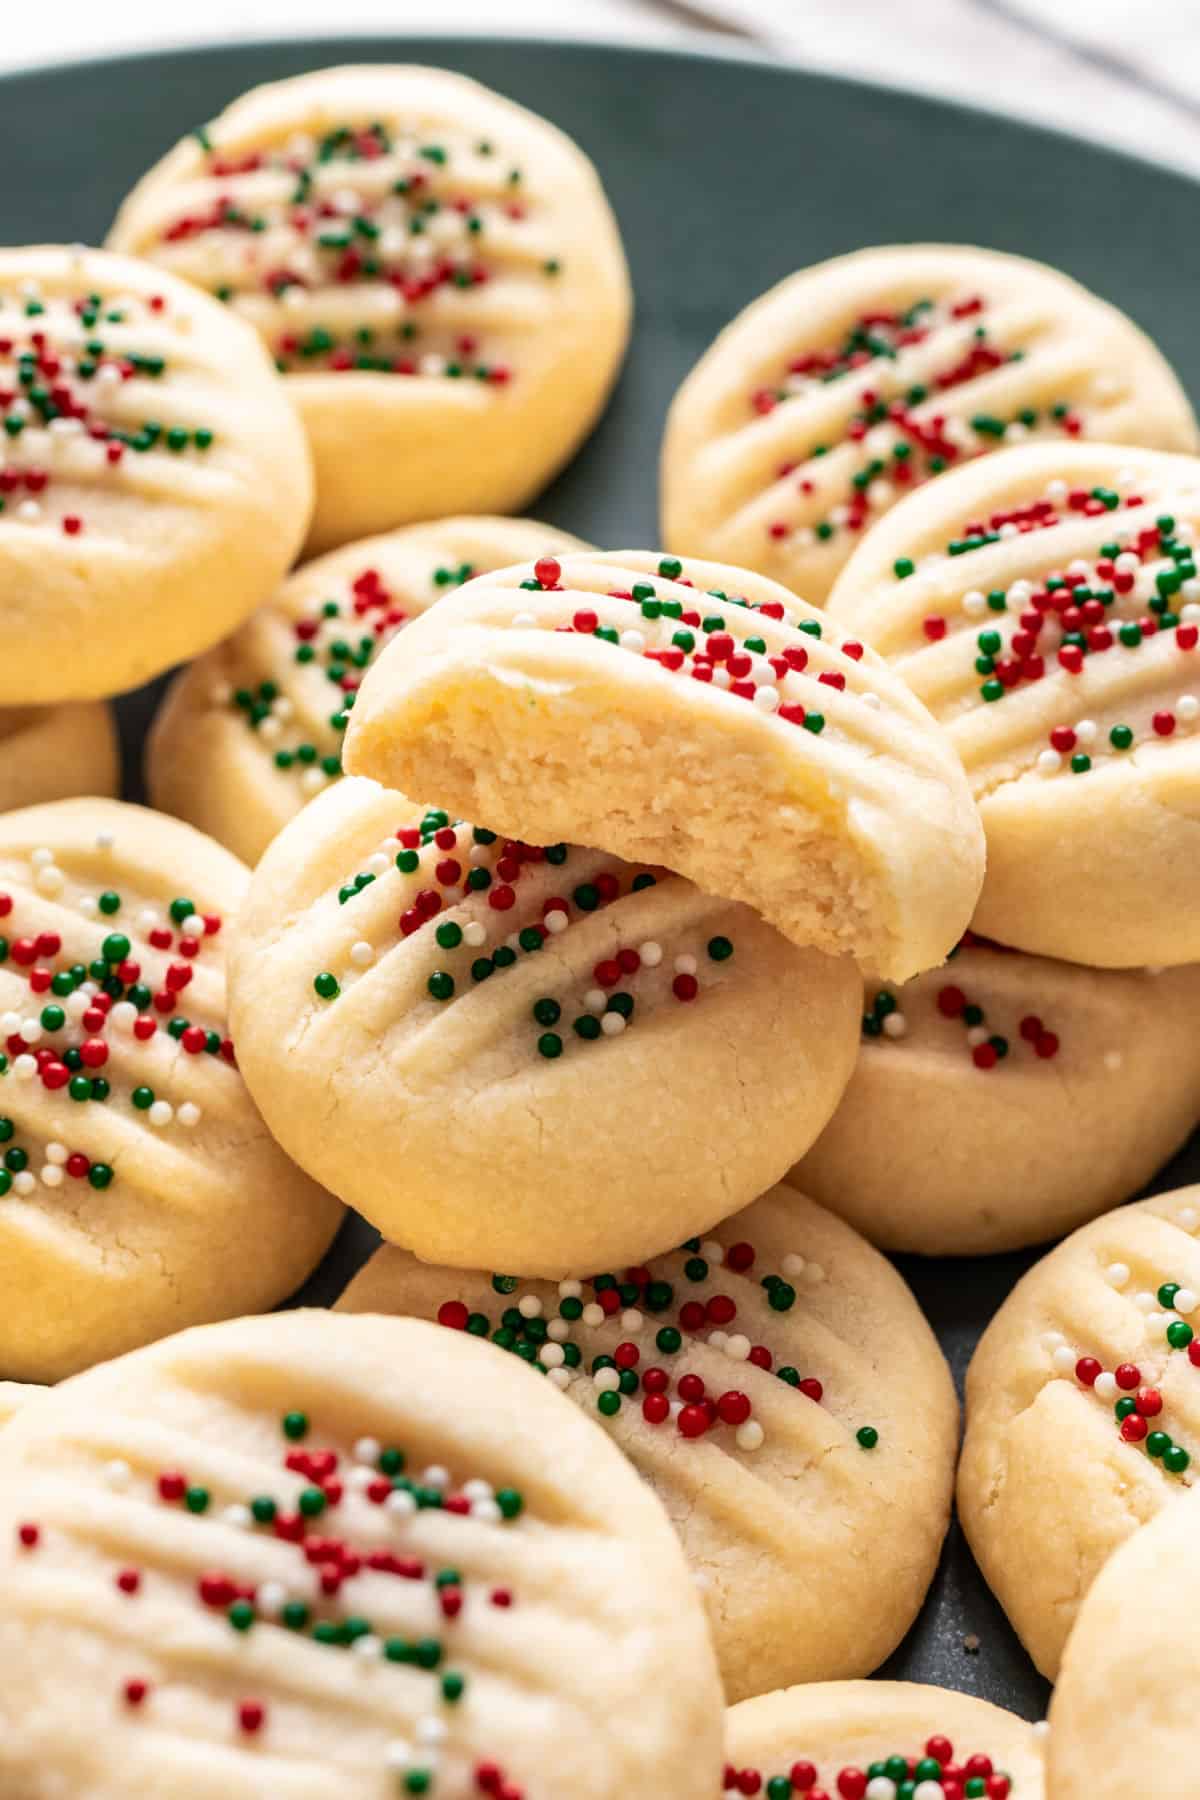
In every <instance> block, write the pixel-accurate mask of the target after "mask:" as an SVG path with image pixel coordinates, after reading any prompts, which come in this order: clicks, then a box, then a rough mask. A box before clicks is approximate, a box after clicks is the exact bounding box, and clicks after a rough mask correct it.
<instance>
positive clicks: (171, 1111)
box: [146, 1100, 175, 1130]
mask: <svg viewBox="0 0 1200 1800" xmlns="http://www.w3.org/2000/svg"><path fill="white" fill-rule="evenodd" d="M146 1117H147V1118H148V1119H149V1121H150V1123H151V1124H152V1125H157V1126H158V1127H159V1129H160V1130H161V1129H162V1127H163V1126H164V1125H169V1124H170V1123H171V1120H172V1119H173V1118H174V1117H175V1108H174V1107H173V1106H172V1105H171V1102H170V1101H169V1100H156V1101H155V1102H154V1105H153V1106H152V1107H151V1108H150V1111H149V1112H148V1113H147V1114H146Z"/></svg>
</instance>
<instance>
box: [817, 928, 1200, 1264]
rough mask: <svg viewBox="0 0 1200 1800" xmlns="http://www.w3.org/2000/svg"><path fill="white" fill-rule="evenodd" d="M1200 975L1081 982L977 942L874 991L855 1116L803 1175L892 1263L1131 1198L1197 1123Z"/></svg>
mask: <svg viewBox="0 0 1200 1800" xmlns="http://www.w3.org/2000/svg"><path fill="white" fill-rule="evenodd" d="M1198 1010H1200V970H1197V969H1196V968H1194V967H1189V968H1182V969H1164V970H1161V971H1158V972H1155V973H1150V972H1147V971H1146V970H1143V969H1136V970H1135V969H1084V968H1081V967H1080V966H1079V965H1078V964H1077V963H1066V962H1052V961H1050V960H1049V959H1048V958H1045V957H1040V956H1025V955H1024V954H1022V952H1020V951H1017V950H1005V949H1004V948H1003V946H1002V945H999V944H993V943H991V942H989V940H988V939H986V938H978V937H976V936H975V935H974V934H973V933H970V932H968V934H967V937H966V939H965V940H964V942H963V944H962V945H961V946H960V948H959V949H958V950H957V951H956V952H955V953H954V956H953V958H952V960H951V962H950V963H949V964H948V966H947V967H946V968H944V969H937V970H934V971H932V972H931V973H929V974H926V975H918V976H917V978H916V979H915V980H914V981H909V982H906V983H905V984H904V986H903V987H899V988H898V987H896V986H895V984H894V983H891V982H878V981H872V980H868V982H867V984H866V990H865V994H864V999H863V1020H862V1029H863V1038H862V1047H861V1049H860V1050H859V1055H858V1062H857V1063H856V1065H855V1069H854V1074H853V1076H852V1077H851V1080H850V1085H849V1087H848V1088H847V1089H846V1092H845V1095H844V1096H843V1098H842V1102H841V1105H840V1106H839V1107H838V1110H837V1112H836V1113H835V1114H834V1116H833V1118H832V1119H831V1120H830V1122H829V1124H828V1125H827V1126H826V1127H825V1130H824V1131H823V1132H822V1133H821V1136H820V1137H819V1138H818V1139H817V1141H816V1143H815V1144H814V1145H813V1147H812V1149H811V1150H810V1151H809V1152H808V1154H807V1155H806V1156H805V1157H804V1158H803V1160H802V1161H801V1162H800V1163H798V1164H797V1166H796V1168H795V1169H794V1170H793V1171H792V1175H793V1178H794V1179H795V1181H796V1182H797V1184H798V1185H799V1186H801V1187H803V1188H804V1189H805V1190H806V1191H807V1192H808V1193H810V1194H812V1195H813V1196H814V1197H815V1198H816V1199H818V1200H820V1201H821V1202H822V1203H823V1204H824V1205H825V1206H830V1207H832V1208H833V1210H834V1212H837V1213H840V1214H841V1216H842V1217H843V1218H844V1219H848V1220H849V1221H850V1223H851V1224H852V1225H855V1226H857V1228H858V1230H859V1231H862V1232H864V1233H865V1234H866V1236H867V1237H868V1238H870V1240H871V1242H872V1243H873V1244H878V1245H879V1246H880V1247H881V1248H882V1249H885V1250H909V1251H917V1252H919V1253H921V1254H923V1255H926V1256H978V1255H981V1254H984V1253H987V1252H990V1251H997V1250H1015V1249H1019V1248H1021V1247H1022V1246H1024V1245H1026V1244H1036V1243H1040V1242H1042V1241H1043V1240H1044V1239H1046V1238H1050V1237H1058V1236H1060V1235H1061V1234H1062V1233H1063V1232H1065V1231H1073V1230H1074V1229H1075V1227H1076V1226H1077V1225H1082V1224H1084V1223H1085V1221H1086V1220H1088V1219H1091V1218H1094V1217H1095V1216H1096V1214H1097V1213H1101V1212H1107V1211H1108V1209H1109V1207H1112V1206H1116V1205H1117V1204H1118V1203H1119V1202H1120V1201H1122V1200H1127V1199H1128V1198H1129V1196H1130V1195H1131V1194H1134V1193H1136V1192H1137V1191H1138V1189H1139V1188H1140V1187H1142V1185H1143V1184H1144V1183H1145V1182H1146V1181H1148V1180H1149V1179H1150V1177H1151V1175H1153V1173H1154V1171H1155V1170H1156V1169H1158V1168H1160V1167H1161V1166H1162V1164H1163V1163H1164V1162H1166V1160H1167V1158H1168V1157H1169V1156H1171V1155H1172V1154H1173V1152H1174V1151H1176V1150H1177V1149H1178V1148H1179V1147H1180V1145H1181V1144H1182V1143H1183V1142H1184V1141H1185V1139H1186V1138H1187V1136H1188V1134H1189V1132H1190V1131H1191V1129H1192V1127H1193V1126H1194V1125H1195V1123H1196V1119H1197V1115H1198V1114H1200V1030H1198V1029H1197V1014H1198Z"/></svg>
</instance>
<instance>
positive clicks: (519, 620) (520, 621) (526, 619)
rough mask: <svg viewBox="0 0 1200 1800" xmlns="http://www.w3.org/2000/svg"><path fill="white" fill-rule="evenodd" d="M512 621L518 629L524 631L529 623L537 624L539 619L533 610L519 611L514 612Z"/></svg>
mask: <svg viewBox="0 0 1200 1800" xmlns="http://www.w3.org/2000/svg"><path fill="white" fill-rule="evenodd" d="M512 622H513V625H514V627H515V628H516V629H517V630H518V631H522V630H524V629H525V628H526V627H527V626H529V625H536V624H537V619H536V618H535V617H534V615H533V614H532V613H531V612H519V613H514V614H513V618H512Z"/></svg>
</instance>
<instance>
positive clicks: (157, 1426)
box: [0, 1312, 723, 1800]
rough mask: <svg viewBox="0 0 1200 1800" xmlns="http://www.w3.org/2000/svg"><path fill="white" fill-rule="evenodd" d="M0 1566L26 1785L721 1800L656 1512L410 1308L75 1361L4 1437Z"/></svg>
mask: <svg viewBox="0 0 1200 1800" xmlns="http://www.w3.org/2000/svg"><path fill="white" fill-rule="evenodd" d="M400 1369H404V1370H406V1371H407V1372H408V1376H409V1379H407V1380H405V1381H403V1382H402V1383H397V1382H396V1380H395V1377H396V1374H397V1371H398V1370H400ZM0 1569H2V1571H3V1574H2V1579H0V1654H2V1655H3V1657H4V1665H5V1682H4V1695H3V1698H2V1699H0V1717H3V1719H4V1731H3V1733H2V1734H0V1785H2V1786H3V1787H4V1789H5V1791H6V1792H10V1793H15V1792H20V1794H21V1795H22V1796H23V1800H51V1797H52V1796H53V1797H55V1800H57V1797H58V1796H62V1795H66V1794H72V1795H83V1794H86V1795H87V1796H88V1800H118V1796H121V1797H123V1796H125V1795H128V1794H129V1793H131V1792H136V1793H138V1794H145V1795H148V1796H152V1797H154V1800H211V1797H212V1795H214V1794H216V1793H220V1794H223V1795H228V1796H229V1800H262V1796H264V1795H268V1794H269V1795H270V1796H271V1800H323V1797H324V1796H327V1795H329V1794H331V1793H335V1794H338V1795H345V1796H347V1800H350V1797H351V1796H352V1797H353V1800H393V1797H394V1796H395V1795H397V1794H428V1795H431V1796H435V1797H437V1796H444V1797H445V1800H455V1797H462V1800H467V1797H468V1796H474V1797H476V1800H484V1797H486V1796H492V1797H493V1800H497V1797H503V1796H515V1795H517V1794H520V1795H522V1796H525V1800H553V1797H554V1796H557V1795H561V1794H565V1793H569V1794H570V1795H571V1796H572V1800H619V1797H620V1796H622V1795H630V1794H635V1793H640V1794H651V1793H652V1794H654V1795H656V1796H657V1795H661V1796H663V1800H693V1797H696V1800H716V1797H717V1794H718V1792H719V1786H720V1766H721V1765H720V1756H721V1732H722V1725H723V1716H722V1707H721V1693H720V1687H719V1684H718V1681H717V1675H716V1669H715V1666H714V1662H713V1657H712V1650H711V1647H710V1645H709V1643H708V1636H707V1632H706V1631H705V1628H704V1619H703V1613H702V1610H701V1607H700V1605H699V1602H698V1600H697V1599H696V1596H695V1594H694V1592H692V1591H691V1584H690V1582H689V1579H688V1575H687V1570H686V1568H685V1566H684V1562H683V1558H682V1556H681V1555H680V1553H679V1549H678V1546H677V1545H676V1544H675V1542H674V1541H673V1538H672V1534H671V1532H670V1530H669V1528H668V1526H667V1523H666V1520H665V1519H664V1518H663V1516H662V1511H661V1508H660V1507H659V1506H658V1505H657V1504H656V1502H655V1501H654V1499H653V1497H652V1495H650V1494H649V1493H648V1492H647V1490H646V1489H645V1488H644V1487H643V1485H642V1484H641V1482H639V1481H638V1480H637V1479H636V1477H635V1476H634V1474H633V1472H632V1471H631V1470H630V1469H629V1468H628V1467H627V1466H626V1464H625V1463H624V1461H623V1459H622V1458H621V1457H620V1456H618V1455H617V1454H616V1452H615V1451H614V1450H613V1448H612V1446H611V1445H609V1444H608V1443H606V1442H605V1439H604V1435H603V1433H602V1432H599V1431H597V1430H595V1429H594V1427H593V1426H591V1425H590V1424H588V1423H587V1422H586V1421H585V1420H583V1419H581V1418H579V1416H578V1415H577V1413H576V1412H575V1410H574V1408H573V1407H571V1406H568V1405H567V1404H566V1403H565V1401H563V1400H562V1398H561V1397H560V1396H559V1395H558V1394H555V1393H554V1392H552V1391H551V1389H550V1388H549V1386H548V1384H546V1383H544V1382H539V1381H537V1380H536V1379H535V1378H534V1376H533V1375H532V1374H531V1373H529V1372H528V1371H525V1370H521V1369H517V1368H516V1367H514V1366H513V1365H512V1364H511V1363H509V1364H506V1363H505V1362H503V1361H502V1360H501V1358H499V1357H496V1356H493V1355H491V1354H490V1353H489V1352H488V1351H487V1350H486V1349H484V1348H482V1347H481V1346H479V1345H476V1344H471V1343H468V1342H466V1341H464V1340H463V1339H459V1338H455V1337H452V1336H451V1335H450V1333H448V1332H442V1331H438V1330H436V1329H435V1328H433V1327H431V1326H428V1325H424V1324H420V1323H416V1322H414V1321H411V1320H399V1319H374V1318H360V1319H349V1318H337V1317H335V1316H334V1315H333V1314H331V1313H327V1312H299V1313H284V1314H281V1315H277V1316H275V1317H271V1318H257V1319H239V1320H237V1321H235V1322H233V1323H231V1324H225V1325H216V1326H210V1327H207V1328H203V1329H200V1330H196V1331H189V1332H185V1333H182V1334H180V1335H179V1336H176V1337H173V1338H169V1339H167V1340H166V1341H165V1342H163V1343H160V1344H156V1345H154V1346H153V1347H152V1348H150V1349H148V1350H143V1351H139V1352H136V1353H135V1354H133V1355H131V1356H128V1357H124V1358H122V1359H120V1360H119V1361H118V1362H115V1363H111V1364H108V1365H107V1366H106V1367H104V1368H100V1369H96V1370H94V1371H92V1372H91V1373H90V1374H87V1375H83V1376H80V1377H79V1378H78V1379H77V1380H75V1381H72V1382H70V1383H69V1384H67V1386H66V1387H65V1388H63V1389H61V1390H60V1391H59V1392H58V1393H57V1394H55V1395H53V1396H51V1397H50V1398H48V1399H47V1400H46V1401H45V1402H44V1404H41V1405H39V1406H36V1407H31V1408H29V1409H28V1410H27V1411H26V1413H25V1414H24V1415H23V1416H22V1417H21V1418H20V1419H18V1420H16V1421H14V1423H13V1424H11V1425H10V1426H8V1427H6V1429H5V1430H4V1432H3V1433H0ZM670 1669H675V1670H680V1671H686V1675H687V1679H686V1680H684V1681H679V1682H674V1681H670V1682H668V1681H664V1680H663V1679H662V1675H663V1671H664V1670H670Z"/></svg>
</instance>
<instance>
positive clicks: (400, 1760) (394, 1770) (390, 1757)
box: [383, 1738, 410, 1775]
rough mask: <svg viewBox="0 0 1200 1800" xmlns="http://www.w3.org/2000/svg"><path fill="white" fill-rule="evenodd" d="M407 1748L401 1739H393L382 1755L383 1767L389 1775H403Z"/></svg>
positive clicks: (405, 1767)
mask: <svg viewBox="0 0 1200 1800" xmlns="http://www.w3.org/2000/svg"><path fill="white" fill-rule="evenodd" d="M409 1754H410V1752H409V1748H408V1745H407V1744H406V1743H405V1742H404V1740H403V1738H394V1739H393V1740H392V1742H391V1743H390V1744H389V1745H388V1746H387V1748H386V1749H385V1750H384V1753H383V1766H384V1768H385V1769H386V1770H387V1771H388V1773H389V1775H403V1773H404V1771H405V1769H407V1767H408V1759H409Z"/></svg>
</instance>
